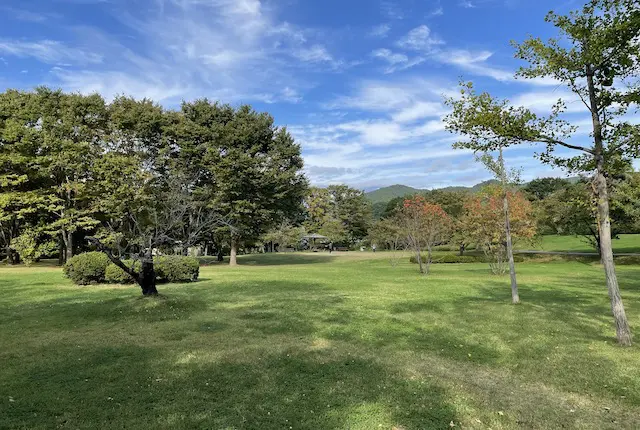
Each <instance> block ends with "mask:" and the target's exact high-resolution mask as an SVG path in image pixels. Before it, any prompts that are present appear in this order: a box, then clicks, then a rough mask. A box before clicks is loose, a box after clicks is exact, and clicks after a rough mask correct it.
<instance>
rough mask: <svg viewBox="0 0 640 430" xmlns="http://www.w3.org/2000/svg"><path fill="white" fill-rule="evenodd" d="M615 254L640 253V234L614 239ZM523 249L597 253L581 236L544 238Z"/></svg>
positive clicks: (620, 236) (523, 244) (625, 235)
mask: <svg viewBox="0 0 640 430" xmlns="http://www.w3.org/2000/svg"><path fill="white" fill-rule="evenodd" d="M612 243H613V252H620V253H640V234H621V235H619V236H618V238H617V239H613V241H612ZM518 246H519V248H521V249H531V250H541V251H573V252H596V250H595V248H593V247H592V246H591V245H589V243H587V241H586V240H585V239H584V238H583V237H581V236H554V235H551V236H542V238H541V239H540V240H539V241H538V242H537V243H535V244H533V245H531V244H526V243H522V244H519V245H518Z"/></svg>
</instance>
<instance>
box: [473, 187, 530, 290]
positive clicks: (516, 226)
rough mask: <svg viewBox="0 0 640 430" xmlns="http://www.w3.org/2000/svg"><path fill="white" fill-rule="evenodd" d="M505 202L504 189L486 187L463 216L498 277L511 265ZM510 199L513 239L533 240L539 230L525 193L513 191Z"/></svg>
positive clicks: (508, 192) (507, 194)
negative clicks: (508, 251)
mask: <svg viewBox="0 0 640 430" xmlns="http://www.w3.org/2000/svg"><path fill="white" fill-rule="evenodd" d="M504 198H505V192H504V189H503V188H502V187H501V186H499V185H491V186H488V187H485V188H484V189H483V190H482V191H481V192H480V193H478V194H476V195H473V196H471V197H469V199H468V200H467V201H466V203H465V213H464V215H463V219H464V228H465V231H464V234H465V235H466V236H467V237H469V238H470V239H471V240H472V241H473V242H475V243H477V244H478V246H479V247H480V248H482V250H483V251H484V253H485V255H486V256H487V257H488V259H489V266H490V267H491V271H492V272H493V273H494V274H503V273H505V272H506V269H507V264H508V254H507V233H506V231H507V230H506V229H505V212H504V208H505V205H504ZM506 198H507V200H508V208H509V221H510V223H509V224H510V233H511V236H512V238H513V239H514V240H516V241H517V240H527V239H532V238H533V237H534V236H535V232H536V230H535V222H534V219H533V217H532V208H531V203H530V202H529V201H528V200H527V199H526V198H524V196H523V195H522V193H519V192H513V191H510V190H508V191H507V192H506ZM512 294H513V290H512ZM516 294H517V292H516ZM516 297H517V296H516ZM512 298H513V296H512ZM514 299H515V298H514Z"/></svg>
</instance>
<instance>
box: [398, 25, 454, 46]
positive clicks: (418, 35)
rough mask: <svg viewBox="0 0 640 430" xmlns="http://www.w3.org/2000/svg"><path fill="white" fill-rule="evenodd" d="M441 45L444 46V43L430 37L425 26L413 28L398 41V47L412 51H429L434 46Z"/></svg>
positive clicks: (429, 30)
mask: <svg viewBox="0 0 640 430" xmlns="http://www.w3.org/2000/svg"><path fill="white" fill-rule="evenodd" d="M442 44H444V42H443V41H442V40H440V39H438V38H437V37H434V36H432V35H431V29H430V28H429V27H427V26H426V25H421V26H419V27H416V28H414V29H413V30H411V31H409V33H407V35H406V36H405V37H403V38H402V39H400V40H399V41H398V46H400V47H402V48H404V49H411V50H414V51H429V50H430V49H431V48H433V47H434V46H437V45H442Z"/></svg>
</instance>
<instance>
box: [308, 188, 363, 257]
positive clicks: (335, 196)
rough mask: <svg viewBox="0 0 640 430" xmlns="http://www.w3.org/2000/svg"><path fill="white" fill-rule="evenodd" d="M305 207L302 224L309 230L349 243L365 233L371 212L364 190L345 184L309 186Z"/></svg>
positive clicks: (352, 242) (361, 237)
mask: <svg viewBox="0 0 640 430" xmlns="http://www.w3.org/2000/svg"><path fill="white" fill-rule="evenodd" d="M305 207H306V210H307V217H306V220H305V227H306V229H307V231H309V232H311V233H320V234H322V235H324V236H327V237H330V238H331V240H332V241H334V242H342V241H344V242H348V243H350V244H355V243H357V242H358V241H360V240H362V239H364V238H365V237H366V236H367V233H368V230H369V226H370V224H371V221H372V211H371V202H370V201H369V200H368V199H367V198H366V196H365V193H364V191H361V190H357V189H355V188H351V187H348V186H346V185H330V186H328V187H327V188H318V187H312V188H311V189H310V191H309V194H308V195H307V197H306V198H305Z"/></svg>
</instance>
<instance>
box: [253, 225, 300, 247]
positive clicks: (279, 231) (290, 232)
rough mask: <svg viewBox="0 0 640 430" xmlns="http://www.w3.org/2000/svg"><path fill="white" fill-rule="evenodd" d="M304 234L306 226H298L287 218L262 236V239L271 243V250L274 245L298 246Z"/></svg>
mask: <svg viewBox="0 0 640 430" xmlns="http://www.w3.org/2000/svg"><path fill="white" fill-rule="evenodd" d="M302 236H304V228H302V227H296V226H294V225H293V223H292V222H291V221H289V220H287V219H285V220H283V221H282V222H281V223H280V224H279V225H278V226H276V227H275V228H272V229H271V230H269V231H268V232H267V233H265V234H264V235H263V236H262V241H263V242H265V243H271V252H273V246H274V245H276V244H277V245H278V246H279V247H297V246H298V245H299V244H300V240H301V239H302Z"/></svg>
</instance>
